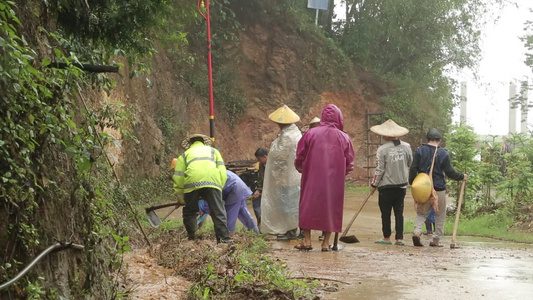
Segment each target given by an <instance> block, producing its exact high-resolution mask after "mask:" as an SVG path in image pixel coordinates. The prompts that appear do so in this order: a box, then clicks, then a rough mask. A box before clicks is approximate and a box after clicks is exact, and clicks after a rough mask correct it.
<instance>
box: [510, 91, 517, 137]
mask: <svg viewBox="0 0 533 300" xmlns="http://www.w3.org/2000/svg"><path fill="white" fill-rule="evenodd" d="M515 101H516V85H515V84H514V82H510V83H509V135H510V134H512V133H516V105H515Z"/></svg>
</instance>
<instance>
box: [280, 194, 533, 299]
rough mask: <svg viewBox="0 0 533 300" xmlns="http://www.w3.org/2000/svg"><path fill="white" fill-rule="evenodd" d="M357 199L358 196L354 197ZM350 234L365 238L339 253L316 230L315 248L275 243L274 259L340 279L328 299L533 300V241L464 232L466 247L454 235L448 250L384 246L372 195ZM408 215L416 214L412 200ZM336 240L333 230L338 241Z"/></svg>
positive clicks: (349, 204)
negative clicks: (328, 248) (304, 249)
mask: <svg viewBox="0 0 533 300" xmlns="http://www.w3.org/2000/svg"><path fill="white" fill-rule="evenodd" d="M352 197H353V198H352ZM372 197H373V198H376V199H373V198H371V199H370V200H369V202H368V203H367V205H366V206H365V207H364V208H363V210H362V211H361V214H360V216H359V217H358V218H357V219H356V221H355V223H354V225H353V228H352V229H351V230H350V232H349V233H348V234H349V235H352V234H354V235H355V236H357V238H358V239H359V240H360V241H361V242H360V243H357V244H347V245H346V247H345V248H344V249H343V250H342V251H339V252H328V253H323V252H320V250H319V249H320V242H319V241H318V240H317V237H318V235H319V232H315V231H313V232H312V243H313V247H315V249H314V250H312V251H309V252H300V251H298V250H296V249H294V248H293V246H294V245H295V244H296V241H291V242H290V243H288V242H278V241H272V248H273V254H272V255H273V257H275V258H277V259H280V260H282V261H284V262H286V263H287V265H288V267H289V269H290V270H291V272H292V274H293V276H294V277H301V276H309V277H314V278H318V279H321V280H322V281H325V282H327V281H331V282H338V283H339V287H340V290H339V291H338V292H335V293H326V294H325V295H324V299H409V300H412V299H445V300H452V299H461V300H462V299H497V300H502V299H530V298H531V295H532V294H533V245H531V244H521V243H511V242H505V241H500V240H494V239H489V238H480V237H467V236H460V237H458V238H457V243H456V244H457V245H458V246H459V247H460V248H458V249H450V248H449V245H450V237H449V236H446V237H445V238H444V239H443V240H442V241H441V242H442V243H443V244H444V247H442V248H433V247H428V246H427V245H428V244H429V241H430V238H428V237H423V243H424V245H426V247H421V248H419V247H413V246H412V242H411V240H410V238H411V235H410V234H407V235H406V236H405V238H406V244H407V245H406V246H395V245H377V244H374V243H373V242H374V240H376V239H377V238H379V237H381V219H380V214H379V208H378V207H377V196H375V195H374V196H372ZM350 198H351V199H350V200H348V199H347V201H346V205H345V212H344V220H343V221H344V222H343V223H344V225H345V226H346V225H347V223H348V222H349V221H350V219H351V217H352V216H353V213H354V212H355V211H356V210H358V209H359V207H360V205H361V203H362V200H363V199H364V195H361V196H358V195H356V196H353V195H351V196H350ZM405 216H406V217H407V218H410V217H414V212H413V209H412V199H408V198H406V204H405ZM331 243H333V236H332V239H331Z"/></svg>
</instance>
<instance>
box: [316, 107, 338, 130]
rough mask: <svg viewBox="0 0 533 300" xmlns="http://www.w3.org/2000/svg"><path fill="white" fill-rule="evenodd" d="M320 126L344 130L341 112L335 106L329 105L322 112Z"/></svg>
mask: <svg viewBox="0 0 533 300" xmlns="http://www.w3.org/2000/svg"><path fill="white" fill-rule="evenodd" d="M320 125H330V126H335V128H337V129H339V130H343V129H344V122H343V118H342V112H341V110H340V109H339V108H338V107H337V106H336V105H335V104H328V105H326V107H324V110H322V117H321V118H320Z"/></svg>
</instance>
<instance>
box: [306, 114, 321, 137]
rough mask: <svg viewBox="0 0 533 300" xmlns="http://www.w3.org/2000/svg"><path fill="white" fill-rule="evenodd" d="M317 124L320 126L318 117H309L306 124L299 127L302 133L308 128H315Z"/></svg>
mask: <svg viewBox="0 0 533 300" xmlns="http://www.w3.org/2000/svg"><path fill="white" fill-rule="evenodd" d="M317 126H320V119H319V118H318V117H314V118H313V119H311V121H309V123H308V124H307V125H305V126H304V127H302V128H301V131H302V134H303V133H306V132H307V131H308V130H309V129H311V128H315V127H317Z"/></svg>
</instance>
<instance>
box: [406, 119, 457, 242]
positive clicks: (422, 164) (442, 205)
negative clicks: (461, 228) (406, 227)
mask: <svg viewBox="0 0 533 300" xmlns="http://www.w3.org/2000/svg"><path fill="white" fill-rule="evenodd" d="M426 137H427V139H428V143H427V144H422V146H420V147H418V148H417V149H416V151H415V157H414V159H413V164H412V165H411V169H410V170H409V184H411V185H413V181H414V180H415V177H416V176H417V175H418V174H419V173H427V174H428V175H429V176H430V177H431V181H432V183H433V189H434V190H435V191H436V194H437V197H434V198H432V200H431V201H429V200H428V201H426V202H424V203H418V204H417V210H416V218H415V229H414V230H413V244H414V245H415V246H417V247H422V246H424V245H423V244H422V242H421V241H420V234H421V232H422V225H423V224H424V222H425V221H426V218H427V216H428V215H429V214H430V212H431V207H433V209H434V210H435V231H434V232H433V240H432V241H431V242H430V243H429V245H430V246H431V247H442V244H441V243H440V239H441V238H442V237H443V236H444V223H445V221H446V178H445V177H444V175H446V176H448V177H449V178H451V179H453V180H458V181H459V180H465V181H466V179H467V178H468V176H467V175H466V174H463V173H460V172H457V171H455V169H454V168H453V166H452V164H451V161H450V155H449V154H448V151H447V150H446V149H444V148H440V147H439V145H440V142H441V139H442V134H441V133H440V132H439V131H438V130H437V129H435V128H433V129H430V130H429V131H428V132H427V134H426ZM433 157H435V163H433ZM432 164H433V172H432V174H429V173H430V170H431V165H432ZM413 198H414V193H413Z"/></svg>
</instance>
